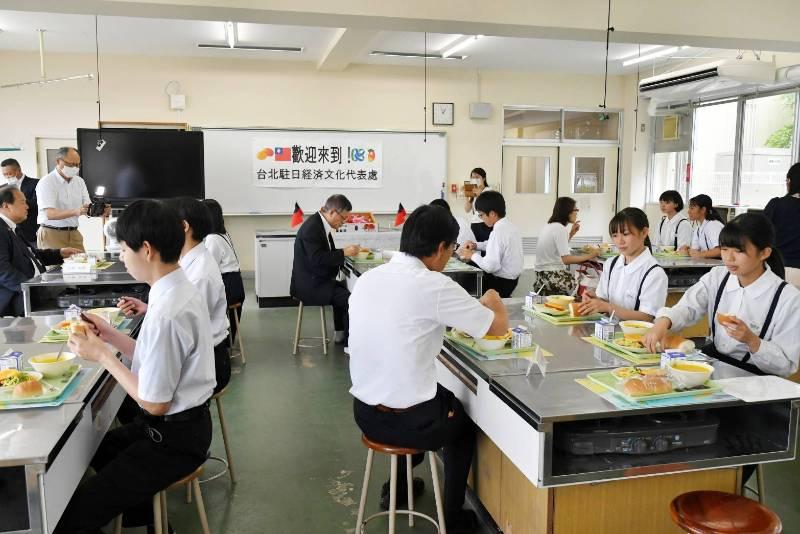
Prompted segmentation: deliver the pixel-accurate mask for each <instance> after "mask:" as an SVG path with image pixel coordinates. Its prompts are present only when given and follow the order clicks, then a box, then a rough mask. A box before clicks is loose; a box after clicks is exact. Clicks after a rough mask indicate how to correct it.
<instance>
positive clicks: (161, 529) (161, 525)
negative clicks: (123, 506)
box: [114, 465, 211, 534]
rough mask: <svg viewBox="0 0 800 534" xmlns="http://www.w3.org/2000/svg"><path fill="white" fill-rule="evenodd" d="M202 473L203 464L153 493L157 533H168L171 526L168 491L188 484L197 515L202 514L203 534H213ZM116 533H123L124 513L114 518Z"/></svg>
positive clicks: (154, 524)
mask: <svg viewBox="0 0 800 534" xmlns="http://www.w3.org/2000/svg"><path fill="white" fill-rule="evenodd" d="M202 474H203V466H202V465H201V466H200V467H198V468H197V469H195V470H194V472H193V473H191V474H190V475H188V476H186V477H184V478H182V479H180V480H179V481H177V482H174V483H173V484H170V485H169V486H168V487H167V488H165V489H163V490H161V491H159V492H158V493H156V494H155V495H153V526H154V527H155V532H156V534H167V532H169V527H168V526H167V492H168V491H169V490H171V489H175V488H179V487H181V486H187V487H188V488H189V492H190V493H191V492H194V496H195V501H196V502H197V515H198V516H200V527H201V528H202V531H203V534H211V531H210V530H209V528H208V517H206V508H205V506H204V505H203V494H202V493H201V492H200V480H199V479H200V475H202ZM114 534H122V514H120V515H118V516H117V518H116V519H115V520H114Z"/></svg>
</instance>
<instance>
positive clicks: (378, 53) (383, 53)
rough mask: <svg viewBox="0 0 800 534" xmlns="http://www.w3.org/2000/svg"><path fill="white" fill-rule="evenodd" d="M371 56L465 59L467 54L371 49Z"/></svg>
mask: <svg viewBox="0 0 800 534" xmlns="http://www.w3.org/2000/svg"><path fill="white" fill-rule="evenodd" d="M369 55H371V56H383V57H410V58H416V59H423V58H428V59H467V58H468V57H469V56H447V57H445V56H443V55H442V54H417V53H414V52H390V51H386V50H373V51H372V52H370V53H369Z"/></svg>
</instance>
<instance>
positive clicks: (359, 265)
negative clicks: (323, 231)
mask: <svg viewBox="0 0 800 534" xmlns="http://www.w3.org/2000/svg"><path fill="white" fill-rule="evenodd" d="M344 263H345V266H344V269H345V272H346V273H347V274H348V277H347V279H348V280H347V283H348V289H350V291H353V287H354V286H355V282H356V280H357V279H358V277H359V276H361V275H362V274H364V273H366V272H367V271H369V270H371V269H374V268H375V267H378V266H380V265H383V262H358V261H353V260H352V259H351V258H345V262H344ZM442 274H444V275H446V276H449V277H450V278H452V279H453V280H454V281H455V282H456V283H457V284H458V285H460V286H461V287H463V288H464V289H466V290H467V291H468V292H469V294H470V295H472V296H473V297H480V296H481V295H483V270H481V269H479V268H477V267H474V266H472V265H468V264H466V263H464V262H462V261H460V260H457V259H451V260H450V261H449V262H448V264H447V266H445V268H444V270H443V271H442Z"/></svg>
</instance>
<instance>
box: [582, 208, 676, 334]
mask: <svg viewBox="0 0 800 534" xmlns="http://www.w3.org/2000/svg"><path fill="white" fill-rule="evenodd" d="M649 231H650V224H649V223H648V221H647V215H645V213H644V212H643V211H642V210H640V209H639V208H625V209H624V210H622V211H620V212H619V213H617V214H616V215H614V217H613V218H612V219H611V222H610V223H608V233H609V234H611V239H612V240H613V241H614V244H615V245H616V246H617V248H618V249H619V252H620V254H619V256H614V257H613V258H610V259H608V260H606V262H605V264H604V266H603V274H602V276H601V277H600V285H598V286H597V291H596V293H595V294H587V293H590V292H588V291H587V293H584V295H583V304H581V307H580V313H581V315H590V314H592V313H607V314H611V313H612V312H614V315H615V317H619V318H620V319H625V320H638V321H652V320H653V317H654V316H655V314H656V312H657V311H658V310H659V309H660V308H663V307H664V304H665V303H666V302H667V285H668V282H667V273H666V272H664V269H663V268H662V267H661V266H660V265H659V264H658V262H657V261H656V260H655V258H653V255H652V254H651V253H650V248H649V246H650V240H649V238H648V237H647V236H648V233H649Z"/></svg>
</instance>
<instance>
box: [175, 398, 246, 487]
mask: <svg viewBox="0 0 800 534" xmlns="http://www.w3.org/2000/svg"><path fill="white" fill-rule="evenodd" d="M227 390H228V388H227V387H224V388H222V390H220V391H219V392H217V393H216V394H215V395H214V396H212V397H211V399H212V400H213V401H214V402H215V403H216V404H217V413H218V414H219V427H220V429H221V430H222V443H223V444H224V445H225V457H226V458H227V460H226V459H225V458H220V457H218V456H209V458H208V459H209V460H214V461H217V462H219V463H221V464H222V465H223V466H225V468H224V469H223V470H222V471H220V472H219V473H217V474H215V475H213V476H210V477H208V478H204V479H202V480H201V481H200V482H201V483H205V482H210V481H212V480H216V479H218V478H219V477H221V476H222V475H224V474H225V473H228V475H229V476H230V477H231V482H233V483H234V484H236V474H235V473H234V472H233V455H231V446H230V443H229V438H228V426H227V425H226V424H225V412H223V411H222V396H223V395H225V392H226V391H227ZM186 502H191V492H189V491H187V493H186Z"/></svg>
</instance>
